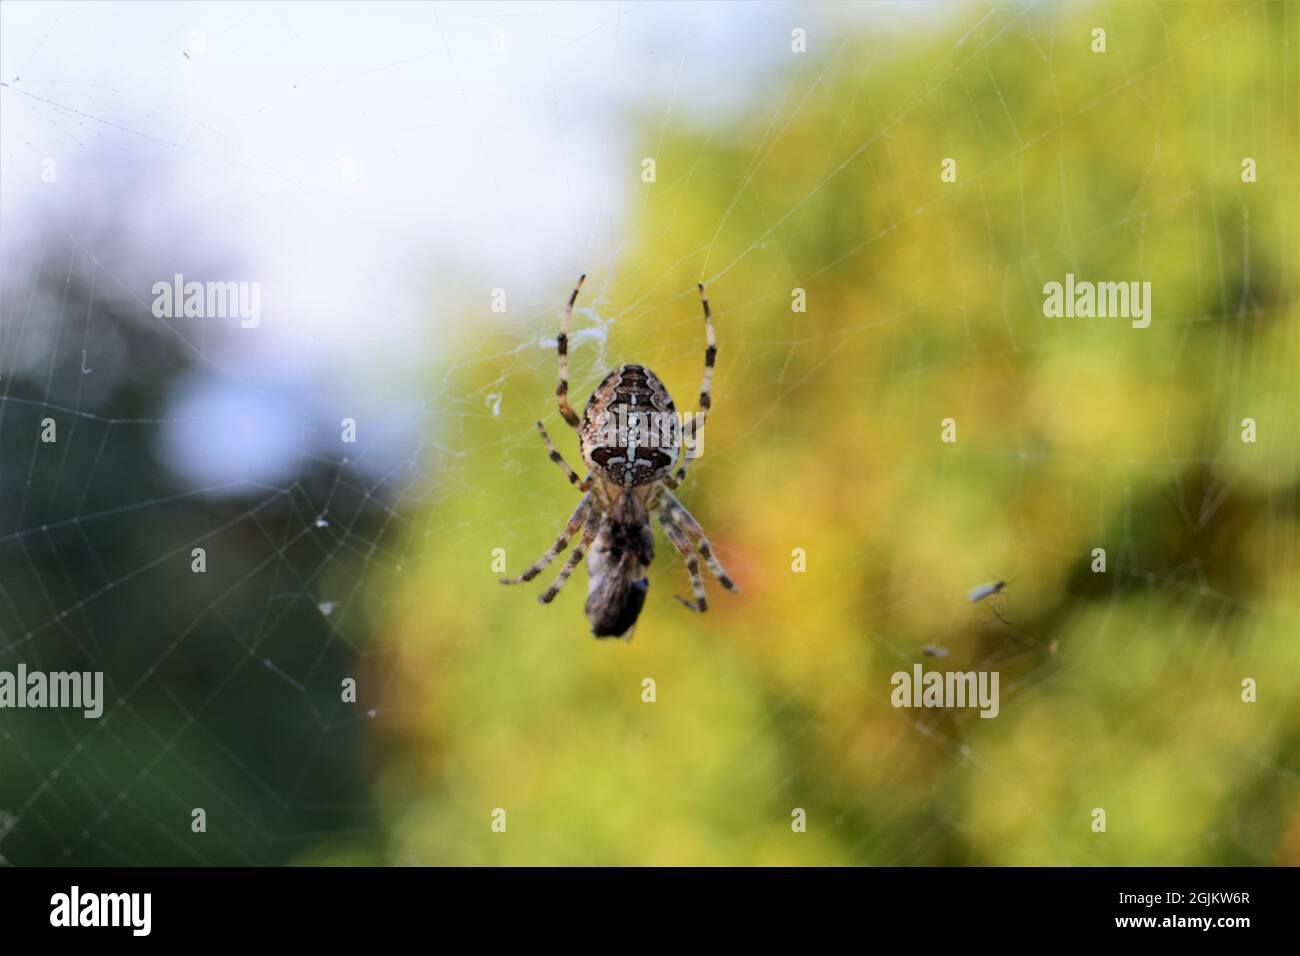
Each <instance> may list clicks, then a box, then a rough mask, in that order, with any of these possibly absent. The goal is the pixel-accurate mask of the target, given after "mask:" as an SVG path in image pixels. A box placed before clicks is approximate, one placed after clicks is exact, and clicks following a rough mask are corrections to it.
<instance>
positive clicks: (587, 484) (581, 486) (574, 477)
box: [537, 422, 591, 491]
mask: <svg viewBox="0 0 1300 956" xmlns="http://www.w3.org/2000/svg"><path fill="white" fill-rule="evenodd" d="M537 430H538V431H539V432H541V433H542V441H543V442H545V443H546V451H547V453H548V454H550V456H551V461H553V462H555V463H556V464H557V465H559V466H560V470H561V471H563V472H564V474H565V476H566V477H567V478H568V479H569V482H570V484H572V485H573V486H574V487H575V488H577V489H578V490H579V491H590V490H591V475H588V476H587V477H586V478H579V477H578V473H577V472H576V471H574V470H573V469H572V468H570V467H569V463H568V462H567V461H565V460H564V456H563V455H561V454H560V453H559V452H558V451H556V450H555V445H553V444H552V443H551V436H550V435H548V434H546V429H545V428H544V427H543V426H542V423H541V422H538V423H537Z"/></svg>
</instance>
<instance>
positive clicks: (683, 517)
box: [660, 490, 740, 594]
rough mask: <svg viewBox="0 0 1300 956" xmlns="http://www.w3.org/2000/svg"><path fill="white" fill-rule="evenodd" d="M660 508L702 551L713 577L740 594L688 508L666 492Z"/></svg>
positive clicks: (728, 588) (701, 553) (670, 493)
mask: <svg viewBox="0 0 1300 956" xmlns="http://www.w3.org/2000/svg"><path fill="white" fill-rule="evenodd" d="M660 507H661V508H662V509H663V512H666V513H667V515H668V518H669V520H670V521H672V522H673V523H674V524H677V525H680V526H681V528H682V529H683V530H684V531H685V532H686V534H687V535H689V536H690V537H691V539H693V540H694V541H695V544H696V547H698V548H699V549H700V555H701V556H702V557H703V558H704V562H705V563H706V564H707V565H708V566H709V570H710V571H711V572H713V576H714V577H715V578H717V579H718V583H719V584H721V585H722V586H723V587H724V588H726V589H727V590H728V591H731V592H732V593H734V594H739V593H740V588H739V587H737V586H736V582H734V581H732V580H731V576H730V575H728V574H727V571H726V569H725V568H723V566H722V563H721V562H720V561H719V560H718V559H717V558H716V557H715V556H714V554H713V546H712V545H711V544H709V539H708V538H706V537H705V536H704V528H703V527H701V526H700V523H699V522H698V521H696V520H695V516H694V515H693V514H691V513H690V512H689V511H687V510H686V506H685V505H684V504H682V503H681V502H680V501H678V500H677V497H676V495H674V494H673V493H672V492H670V491H667V490H665V491H664V498H663V501H662V502H661V504H660ZM661 513H662V512H661Z"/></svg>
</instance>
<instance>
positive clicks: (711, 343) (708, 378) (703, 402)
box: [664, 282, 718, 488]
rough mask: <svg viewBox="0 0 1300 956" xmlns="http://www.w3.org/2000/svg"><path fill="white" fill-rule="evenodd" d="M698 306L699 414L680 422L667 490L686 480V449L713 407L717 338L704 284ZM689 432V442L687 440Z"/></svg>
mask: <svg viewBox="0 0 1300 956" xmlns="http://www.w3.org/2000/svg"><path fill="white" fill-rule="evenodd" d="M699 289H700V304H701V305H703V306H704V342H705V348H704V379H703V381H702V382H701V383H700V414H699V417H698V418H692V419H690V422H689V424H688V423H687V422H685V421H683V422H682V449H681V453H680V454H679V455H678V461H679V462H680V465H679V467H678V469H677V473H676V474H675V475H671V476H665V477H664V484H665V485H667V486H668V487H669V488H676V487H677V486H678V485H680V484H681V483H682V482H683V481H685V480H686V466H687V464H689V462H690V458H689V456H687V454H686V449H687V446H688V444H689V446H690V447H691V448H692V449H693V448H694V447H695V436H696V435H698V434H699V433H700V432H701V431H703V430H704V425H705V423H706V422H708V420H709V409H711V408H712V407H713V367H714V365H716V364H717V361H718V338H717V336H716V335H715V334H714V331H713V311H712V310H711V309H710V308H709V297H708V296H707V295H705V293H704V283H703V282H701V283H699ZM688 432H689V436H690V440H689V442H688V440H687V433H688Z"/></svg>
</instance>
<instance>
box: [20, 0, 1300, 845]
mask: <svg viewBox="0 0 1300 956" xmlns="http://www.w3.org/2000/svg"><path fill="white" fill-rule="evenodd" d="M0 25H2V27H3V29H0V37H2V39H0V79H2V80H3V83H2V84H0V134H3V149H2V150H0V153H2V155H0V162H2V163H3V165H2V166H0V173H2V175H3V189H2V190H0V214H2V215H0V227H2V228H0V254H2V255H3V260H2V261H3V265H4V268H3V282H2V284H0V482H2V483H3V488H2V491H0V669H8V670H13V669H14V668H15V667H16V665H17V664H18V663H19V662H23V663H26V664H27V665H28V666H29V667H31V668H43V669H46V670H59V669H78V670H81V669H101V670H103V671H104V672H105V675H106V683H107V685H108V687H109V694H108V697H109V701H108V704H107V707H106V712H105V716H104V717H103V718H102V719H101V720H99V721H87V720H83V719H82V718H81V717H80V716H78V715H74V714H69V713H59V712H52V711H45V712H40V711H36V712H34V711H8V710H6V711H0V814H2V815H3V816H0V857H3V858H4V859H5V860H7V861H8V862H10V863H16V864H44V863H57V862H75V863H118V864H121V863H127V864H150V863H164V862H168V863H171V862H178V863H235V864H267V863H272V864H274V863H313V864H353V863H372V864H373V863H378V864H397V865H407V864H453V865H465V864H525V865H527V864H831V865H840V864H958V865H962V864H1070V865H1096V864H1121V865H1123V864H1165V865H1212V864H1250V865H1279V864H1281V865H1295V864H1296V863H1300V800H1298V795H1300V791H1298V790H1297V774H1298V773H1300V643H1298V640H1300V587H1298V585H1300V496H1298V493H1300V447H1298V443H1297V438H1298V437H1300V386H1298V385H1297V372H1298V371H1300V342H1298V340H1297V318H1298V317H1300V311H1298V307H1297V264H1298V263H1300V255H1298V252H1300V194H1298V190H1297V185H1296V176H1295V171H1296V170H1297V169H1300V104H1298V103H1297V89H1298V88H1300V84H1298V83H1297V65H1296V59H1295V55H1294V51H1295V48H1296V41H1297V39H1300V7H1298V6H1297V5H1295V4H1289V3H1254V4H1252V3H1244V4H1223V5H1220V4H1208V3H1179V4H1162V3H1157V4H1114V5H1106V4H1083V3H1080V4H1069V5H1057V4H1022V5H1017V6H1014V7H1000V8H991V7H986V6H980V5H974V4H971V5H965V4H955V5H945V4H912V5H888V4H865V5H834V6H809V5H800V4H746V5H742V4H716V5H715V4H654V5H643V4H632V3H626V4H608V5H597V4H589V5H564V4H520V5H492V4H474V5H457V4H436V5H429V4H416V3H409V4H407V3H396V4H369V3H367V4H345V3H330V4H307V3H299V4H284V5H280V4H175V5H170V4H169V5H162V4H125V3H113V4H81V3H67V4H20V3H10V2H6V3H5V4H4V5H3V6H0ZM1097 28H1102V29H1104V30H1105V31H1106V44H1107V48H1106V52H1104V53H1098V52H1094V51H1093V49H1092V46H1093V43H1094V38H1093V30H1094V29H1097ZM795 30H802V31H804V35H805V37H806V52H796V51H795V50H794V49H792V42H794V41H793V39H792V31H795ZM946 157H952V158H954V159H955V160H956V163H957V181H956V182H955V183H945V182H942V181H941V178H940V163H941V161H942V160H943V159H944V158H946ZM1245 157H1251V158H1253V159H1255V160H1256V163H1257V168H1258V179H1257V181H1256V182H1254V183H1244V182H1243V181H1242V178H1241V168H1242V167H1241V164H1242V160H1243V158H1245ZM646 159H653V160H654V168H655V176H654V181H653V182H646V181H644V179H643V169H644V166H643V161H644V160H646ZM51 161H52V165H51ZM51 169H53V170H54V177H53V179H51V178H50V174H49V171H50V170H51ZM579 272H587V273H588V274H589V278H588V280H587V285H586V288H585V289H584V292H583V296H582V299H581V300H580V302H579V309H578V312H577V314H576V315H575V323H574V326H575V327H574V333H573V337H572V343H573V344H572V348H571V353H572V356H573V358H572V366H573V368H572V381H573V386H572V390H573V392H574V393H575V395H577V396H578V397H579V398H581V399H584V400H585V396H586V395H587V394H588V393H589V392H590V389H591V388H592V387H594V385H595V384H596V383H597V382H598V381H599V380H600V378H601V377H603V375H604V373H605V372H606V371H607V370H608V368H610V367H612V366H614V365H616V364H618V363H620V362H640V363H643V364H647V365H649V366H650V367H651V368H652V369H654V370H655V371H656V372H657V373H658V374H659V375H660V376H661V377H662V378H663V379H664V381H665V382H666V383H667V385H668V387H669V388H670V390H671V391H672V392H673V394H674V395H675V396H676V398H677V401H678V404H679V406H681V407H691V406H692V404H693V400H694V395H695V393H696V391H697V389H698V381H699V375H700V371H701V364H702V352H703V330H702V323H701V320H700V316H699V311H698V309H699V306H698V301H697V300H696V298H695V292H694V286H695V283H696V282H697V281H699V280H701V279H703V280H704V281H706V282H707V283H708V287H709V293H710V297H711V300H712V302H713V306H714V311H715V316H716V321H717V328H718V338H719V346H720V353H719V362H718V374H717V378H716V380H715V385H714V401H715V406H714V412H713V416H712V418H711V419H710V424H709V427H708V431H707V441H706V453H705V456H704V457H703V458H702V459H701V460H700V461H698V462H696V463H695V465H694V466H693V468H692V472H691V477H690V479H689V482H688V485H687V486H686V487H685V488H684V489H683V490H682V491H681V492H680V497H681V498H682V499H683V501H684V502H685V503H686V504H687V506H688V507H690V508H691V510H692V511H693V512H694V514H695V515H696V516H697V517H698V518H699V519H700V520H701V522H702V523H703V524H704V526H705V528H706V530H707V531H708V533H709V535H710V537H711V539H712V541H713V543H714V546H715V549H716V551H717V553H718V554H719V556H720V557H721V559H722V560H723V562H724V563H725V564H726V565H727V566H728V568H729V570H730V571H731V572H732V574H733V576H734V577H735V578H736V579H737V581H738V582H739V583H740V584H741V586H742V587H743V588H744V593H743V594H742V595H740V596H738V597H733V596H732V595H728V594H726V593H725V592H722V591H721V589H719V588H718V587H717V586H716V585H715V584H710V600H711V604H712V609H711V610H710V611H709V613H708V614H707V615H703V616H696V615H691V614H689V613H687V612H686V611H684V610H683V609H682V608H681V607H680V606H679V605H677V604H676V602H674V601H673V600H672V595H673V594H676V593H685V592H686V588H687V581H686V575H685V570H684V568H683V566H682V562H681V561H680V560H679V559H678V558H677V556H676V555H675V554H674V553H673V552H672V550H671V548H670V546H669V545H668V544H667V542H666V541H665V540H664V539H663V537H662V535H661V534H660V535H658V537H657V558H656V560H655V563H654V565H653V566H652V569H651V573H650V580H651V586H650V592H649V599H648V602H647V606H646V609H645V611H644V613H643V615H642V618H641V621H640V623H639V625H638V627H637V630H636V632H635V636H634V639H633V640H632V641H631V642H630V643H623V642H597V641H595V640H593V639H592V638H591V637H590V635H589V634H588V632H587V626H586V623H585V621H584V619H583V616H582V608H581V605H582V601H583V595H584V591H585V586H586V581H585V577H586V576H585V572H579V573H578V574H577V575H575V577H574V579H573V580H572V581H571V582H570V585H569V587H568V588H567V589H566V591H565V592H564V593H563V594H562V595H561V596H560V597H559V598H558V599H557V600H556V601H555V603H554V604H552V605H551V606H549V607H541V606H539V605H538V604H537V602H536V600H535V597H536V594H537V593H539V592H540V590H541V589H542V588H543V587H544V585H545V578H543V579H541V580H539V581H538V582H534V584H533V585H531V586H527V587H523V588H516V589H505V588H502V587H500V586H499V585H498V584H497V583H496V580H497V578H498V577H500V574H499V573H497V572H495V571H494V570H493V562H494V551H496V549H503V551H504V554H505V561H506V564H507V567H508V570H509V572H510V573H518V571H519V570H521V569H522V568H523V567H525V566H526V565H527V564H528V563H529V562H531V561H532V560H533V559H534V558H535V557H537V556H538V555H540V554H541V553H542V552H543V551H544V550H545V548H546V547H547V546H548V545H549V543H550V542H551V541H552V540H553V537H554V534H555V533H556V532H557V531H558V529H559V527H560V526H561V525H562V523H563V521H564V519H565V518H566V517H567V516H568V514H569V512H570V511H571V510H572V507H573V505H574V499H575V495H574V492H573V490H572V489H571V488H570V487H569V486H568V484H567V483H566V482H565V481H564V479H563V477H562V476H561V475H560V474H559V472H558V471H557V470H556V469H555V467H554V466H553V465H552V464H551V463H550V462H549V461H548V460H547V458H546V455H545V453H544V451H543V449H542V446H541V443H540V442H539V441H538V440H537V437H536V434H535V431H534V429H533V422H534V420H536V419H538V418H541V419H543V420H544V421H545V422H546V424H547V426H548V427H549V428H550V430H551V433H552V435H553V436H555V438H556V439H557V441H558V443H559V444H560V447H561V449H562V450H563V452H564V453H565V455H566V457H568V459H569V460H570V461H571V462H574V463H577V462H578V460H579V456H578V452H577V448H576V443H575V442H574V440H573V438H572V435H571V434H570V433H569V432H568V431H567V429H565V427H564V425H563V422H562V421H561V419H560V418H559V416H558V414H557V413H556V411H555V408H554V401H553V390H554V376H555V366H554V335H555V331H556V328H557V323H558V315H559V309H560V306H561V305H562V303H563V301H564V299H565V297H566V296H567V294H568V292H569V290H570V289H571V288H572V285H573V282H574V281H575V279H576V277H577V274H578V273H579ZM1067 272H1072V273H1074V274H1075V275H1076V276H1078V277H1080V278H1084V279H1090V280H1093V281H1150V282H1151V284H1152V298H1153V321H1152V324H1151V327H1150V328H1147V329H1144V330H1137V329H1132V328H1130V327H1129V324H1128V322H1127V321H1125V320H1122V319H1091V320H1089V319H1049V318H1045V317H1044V316H1043V314H1042V300H1043V296H1042V287H1043V284H1044V283H1045V282H1048V281H1061V280H1063V279H1064V276H1065V274H1066V273H1067ZM175 273H183V274H184V275H185V276H186V278H187V279H199V280H201V281H203V280H219V281H257V282H259V283H261V286H262V290H263V291H262V309H263V316H262V320H261V324H260V325H259V326H258V327H257V328H255V329H241V328H239V326H238V322H237V321H234V320H222V319H174V320H161V319H157V318H155V317H154V316H153V315H152V314H151V311H150V305H151V300H152V295H151V291H150V290H151V287H152V284H153V283H154V282H156V281H159V280H167V279H169V278H170V277H171V276H172V275H174V274H175ZM796 288H797V289H803V290H804V292H805V295H806V302H807V306H806V311H802V312H799V311H794V310H792V290H794V289H796ZM497 290H503V292H504V302H505V311H503V312H501V311H494V309H493V303H494V302H498V303H499V302H500V301H502V296H501V295H500V294H499V293H498V292H497ZM47 418H48V419H53V420H54V422H55V424H56V427H57V436H58V437H57V441H56V442H53V443H43V442H42V441H41V440H40V433H41V429H42V421H43V420H44V419H47ZM344 418H353V419H355V420H356V422H357V435H358V440H357V442H356V443H346V444H345V443H344V442H343V441H342V440H341V428H340V423H341V421H342V420H343V419H344ZM946 418H951V419H954V420H955V422H956V427H957V441H956V442H955V443H951V444H947V443H943V442H941V440H940V429H941V424H940V423H941V422H942V421H943V420H944V419H946ZM1244 418H1252V419H1254V420H1255V422H1256V423H1257V424H1256V427H1257V441H1256V442H1255V443H1243V441H1242V440H1241V433H1242V424H1241V423H1242V419H1244ZM195 547H203V548H205V549H206V551H207V555H208V558H207V566H208V570H207V572H206V573H204V574H201V575H200V574H194V573H192V571H191V551H192V549H193V548H195ZM1095 548H1104V549H1105V552H1106V561H1107V566H1106V571H1105V572H1104V573H1095V572H1094V571H1093V570H1092V567H1091V565H1092V562H1093V549H1095ZM796 549H802V550H801V552H800V553H801V554H802V555H804V556H805V561H806V570H805V571H802V572H797V571H795V570H793V567H794V562H795V554H796ZM996 578H1002V579H1009V580H1010V581H1011V583H1010V585H1009V587H1008V588H1007V590H1006V593H1005V594H1004V595H1003V596H1002V597H1000V598H999V599H998V601H997V603H996V605H990V604H986V603H980V604H971V603H970V602H969V601H968V600H967V592H968V590H969V589H970V588H971V587H973V586H975V585H977V584H980V583H983V582H985V581H988V580H992V579H996ZM935 655H942V656H935ZM917 662H921V663H923V664H924V665H925V666H926V668H927V669H945V670H956V669H960V670H966V669H971V668H977V669H984V670H997V671H999V672H1000V674H1001V711H1000V714H999V715H998V717H997V718H996V719H992V720H982V719H979V718H978V716H977V714H976V712H975V711H942V710H898V709H895V708H893V707H892V706H891V705H890V690H891V685H890V675H891V674H892V673H894V672H895V671H898V670H908V671H910V670H911V668H912V665H913V664H915V663H917ZM347 678H352V679H355V680H356V681H357V700H356V702H355V703H353V702H350V701H344V700H342V699H341V692H340V686H341V682H342V681H344V680H345V679H347ZM647 678H651V679H653V680H654V681H655V690H656V695H655V697H656V699H655V701H654V702H653V703H647V702H644V701H643V699H642V694H643V681H644V680H645V679H647ZM1245 678H1253V679H1255V680H1256V681H1257V682H1258V700H1257V701H1256V702H1254V703H1249V704H1248V703H1244V702H1243V701H1242V699H1241V694H1242V681H1243V679H1245ZM197 807H201V808H203V809H204V810H205V812H206V815H207V832H205V833H195V832H193V831H192V829H191V813H192V810H193V809H194V808H197ZM498 808H500V809H504V810H505V811H506V815H507V816H506V819H507V828H506V832H505V833H497V832H493V830H492V828H491V823H492V814H493V811H494V810H496V809H498ZM795 808H802V809H803V810H804V811H805V812H806V814H807V831H806V832H803V833H796V832H793V831H792V828H791V813H792V810H794V809H795ZM1094 808H1103V809H1104V810H1105V811H1106V814H1107V831H1106V832H1105V833H1096V832H1094V831H1093V829H1092V826H1091V824H1092V820H1093V817H1092V813H1093V810H1094Z"/></svg>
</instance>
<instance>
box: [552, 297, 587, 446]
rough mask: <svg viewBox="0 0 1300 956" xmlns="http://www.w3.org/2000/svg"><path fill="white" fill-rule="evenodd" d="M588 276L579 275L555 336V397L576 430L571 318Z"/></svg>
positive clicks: (561, 411)
mask: <svg viewBox="0 0 1300 956" xmlns="http://www.w3.org/2000/svg"><path fill="white" fill-rule="evenodd" d="M586 278H587V274H586V273H585V272H584V273H583V274H582V275H580V276H578V284H577V285H576V286H574V287H573V292H572V294H571V295H570V296H569V304H568V305H566V306H565V307H564V318H562V319H561V320H560V334H559V335H557V336H556V337H555V351H556V353H557V355H558V357H559V366H560V381H559V384H557V385H556V386H555V398H556V401H557V402H558V404H559V406H560V414H561V415H563V416H564V420H565V421H566V422H568V423H569V426H570V427H571V428H572V429H573V430H574V431H577V430H578V416H577V415H576V414H575V413H574V411H573V408H572V406H570V405H569V320H570V319H572V318H573V303H575V302H577V301H578V292H579V290H581V289H582V283H583V280H585V279H586Z"/></svg>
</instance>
